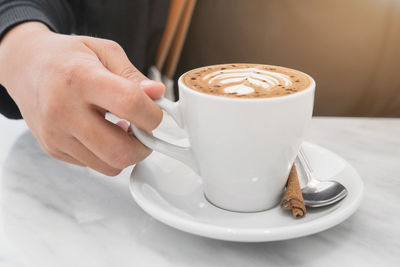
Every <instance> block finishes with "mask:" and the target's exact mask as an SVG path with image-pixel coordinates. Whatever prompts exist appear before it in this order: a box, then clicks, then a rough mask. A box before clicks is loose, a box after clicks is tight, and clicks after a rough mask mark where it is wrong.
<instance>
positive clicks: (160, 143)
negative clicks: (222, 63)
mask: <svg viewBox="0 0 400 267" xmlns="http://www.w3.org/2000/svg"><path fill="white" fill-rule="evenodd" d="M154 102H155V103H156V104H157V105H158V106H159V107H160V108H161V109H163V110H165V111H166V112H167V113H168V114H169V115H171V117H172V118H173V119H174V120H175V122H176V123H177V124H178V126H179V127H181V128H183V120H182V114H181V111H180V108H179V103H178V102H172V101H170V100H168V99H166V98H164V97H162V98H160V99H157V100H155V101H154ZM130 128H131V130H132V132H133V133H134V135H135V136H136V138H137V139H138V140H139V141H140V142H142V144H143V145H145V146H147V147H148V148H150V149H152V150H155V151H158V152H160V153H163V154H165V155H167V156H170V157H172V158H174V159H177V160H179V161H181V162H183V163H184V164H186V165H188V166H189V167H190V168H192V169H193V170H194V171H195V172H196V173H197V174H198V173H199V169H198V166H197V162H196V159H195V157H194V155H193V151H192V148H191V147H190V146H188V147H182V146H177V145H174V144H171V143H168V142H166V141H164V140H161V139H159V138H157V137H154V136H152V135H151V134H149V133H147V132H146V131H143V130H142V129H139V128H137V127H136V126H135V125H133V124H131V125H130Z"/></svg>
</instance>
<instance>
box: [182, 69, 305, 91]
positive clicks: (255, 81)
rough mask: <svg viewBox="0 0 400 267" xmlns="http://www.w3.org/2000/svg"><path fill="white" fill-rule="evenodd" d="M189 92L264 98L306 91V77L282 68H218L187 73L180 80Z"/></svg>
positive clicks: (303, 74)
mask: <svg viewBox="0 0 400 267" xmlns="http://www.w3.org/2000/svg"><path fill="white" fill-rule="evenodd" d="M182 80H183V83H184V84H185V85H186V86H188V87H189V88H191V89H193V90H196V91H199V92H202V93H206V94H211V95H218V96H227V97H239V98H268V97H279V96H285V95H290V94H294V93H296V92H300V91H303V90H305V89H307V88H308V87H309V86H310V84H311V80H310V78H309V77H308V75H307V74H305V73H303V72H300V71H297V70H294V69H289V68H285V67H279V66H272V65H261V64H222V65H212V66H206V67H202V68H198V69H194V70H191V71H188V72H187V73H185V74H184V75H183V76H182Z"/></svg>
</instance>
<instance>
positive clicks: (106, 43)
mask: <svg viewBox="0 0 400 267" xmlns="http://www.w3.org/2000/svg"><path fill="white" fill-rule="evenodd" d="M80 39H81V41H82V42H83V43H84V44H85V45H86V46H87V47H89V49H90V50H92V51H93V52H94V53H95V54H96V56H97V57H98V59H99V60H100V62H101V63H102V64H103V66H104V67H105V68H107V69H108V70H109V71H111V72H112V73H114V74H116V75H118V76H121V77H123V78H126V79H128V80H130V81H131V82H133V83H135V84H136V85H138V86H139V87H141V88H142V89H143V91H144V92H145V93H146V94H147V95H148V96H149V97H150V98H152V99H158V98H160V97H161V96H162V95H163V94H164V91H165V86H164V84H162V83H160V82H156V81H152V80H149V79H148V78H147V77H146V76H145V75H144V74H143V73H141V72H140V71H139V70H138V69H137V68H136V67H135V66H134V65H133V64H132V63H131V61H130V60H129V58H128V56H127V55H126V53H125V51H124V49H123V48H122V47H121V46H120V45H119V44H118V43H117V42H114V41H111V40H107V39H101V38H93V37H88V36H80Z"/></svg>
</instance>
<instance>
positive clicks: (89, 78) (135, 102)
mask: <svg viewBox="0 0 400 267" xmlns="http://www.w3.org/2000/svg"><path fill="white" fill-rule="evenodd" d="M80 86H81V87H82V88H81V89H82V91H83V95H84V98H85V100H86V102H88V103H89V104H92V105H96V106H98V107H101V108H103V109H105V110H108V111H110V112H112V113H113V114H115V115H116V116H118V117H120V118H122V119H125V120H127V121H130V122H131V123H133V124H134V125H136V126H137V127H139V128H141V129H143V130H146V131H151V130H154V129H155V128H156V127H157V126H158V125H159V124H160V122H161V119H162V111H161V109H160V108H159V107H158V106H157V105H156V104H155V103H154V102H153V100H152V99H151V98H150V97H149V96H148V95H147V94H146V93H145V92H144V91H143V90H142V89H141V88H140V85H139V84H137V83H134V82H131V81H129V80H128V79H125V78H123V77H120V76H118V75H116V74H113V73H111V72H110V71H108V70H107V69H105V68H98V69H96V70H92V71H90V73H87V75H86V76H85V78H84V80H83V81H82V83H81V85H80Z"/></svg>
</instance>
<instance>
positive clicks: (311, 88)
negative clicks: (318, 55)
mask: <svg viewBox="0 0 400 267" xmlns="http://www.w3.org/2000/svg"><path fill="white" fill-rule="evenodd" d="M226 64H228V63H226ZM229 64H254V63H229ZM216 65H225V64H214V65H207V66H216ZM260 65H267V64H260ZM268 66H275V67H283V66H277V65H268ZM204 67H206V66H204ZM199 68H201V67H199ZM283 68H286V67H283ZM195 69H197V68H195ZM195 69H191V70H188V71H186V72H185V73H183V74H181V75H180V76H179V79H178V87H179V89H181V88H183V89H184V90H185V91H186V92H188V93H190V94H192V95H196V96H199V97H204V98H209V99H213V100H217V101H218V100H219V101H232V102H276V101H283V100H286V99H290V98H295V97H300V96H302V95H304V94H307V93H309V92H310V91H315V85H316V84H315V80H314V79H313V78H312V77H311V76H310V75H308V74H307V73H305V72H302V71H300V70H296V69H293V70H296V71H298V72H301V73H303V74H304V75H306V77H308V78H309V79H310V81H311V83H310V85H309V86H308V87H307V88H306V89H304V90H302V91H300V92H296V93H293V94H290V95H282V96H274V97H259V98H239V97H226V96H221V95H212V94H207V93H203V92H199V91H197V90H194V89H191V88H189V86H187V85H186V84H185V83H184V82H183V80H182V78H183V76H184V75H185V74H186V73H188V72H189V71H192V70H195Z"/></svg>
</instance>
